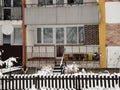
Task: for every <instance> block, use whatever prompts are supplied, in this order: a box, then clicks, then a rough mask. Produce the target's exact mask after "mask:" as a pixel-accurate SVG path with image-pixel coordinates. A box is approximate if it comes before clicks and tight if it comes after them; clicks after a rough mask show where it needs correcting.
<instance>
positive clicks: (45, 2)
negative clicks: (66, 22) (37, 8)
mask: <svg viewBox="0 0 120 90" xmlns="http://www.w3.org/2000/svg"><path fill="white" fill-rule="evenodd" d="M38 4H39V5H51V4H53V0H38Z"/></svg>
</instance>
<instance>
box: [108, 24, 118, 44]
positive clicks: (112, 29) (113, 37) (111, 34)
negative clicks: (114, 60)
mask: <svg viewBox="0 0 120 90" xmlns="http://www.w3.org/2000/svg"><path fill="white" fill-rule="evenodd" d="M106 29H107V31H106V39H107V40H106V41H107V42H106V43H107V46H120V24H107V25H106Z"/></svg>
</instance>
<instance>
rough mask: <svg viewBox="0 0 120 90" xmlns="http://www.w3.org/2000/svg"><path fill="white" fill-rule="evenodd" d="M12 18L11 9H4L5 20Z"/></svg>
mask: <svg viewBox="0 0 120 90" xmlns="http://www.w3.org/2000/svg"><path fill="white" fill-rule="evenodd" d="M10 19H11V9H4V20H10Z"/></svg>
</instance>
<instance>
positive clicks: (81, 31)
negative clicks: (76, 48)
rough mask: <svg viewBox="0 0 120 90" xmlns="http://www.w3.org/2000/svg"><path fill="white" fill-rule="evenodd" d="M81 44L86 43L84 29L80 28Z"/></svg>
mask: <svg viewBox="0 0 120 90" xmlns="http://www.w3.org/2000/svg"><path fill="white" fill-rule="evenodd" d="M78 29H79V43H84V34H85V33H84V28H83V27H79V28H78Z"/></svg>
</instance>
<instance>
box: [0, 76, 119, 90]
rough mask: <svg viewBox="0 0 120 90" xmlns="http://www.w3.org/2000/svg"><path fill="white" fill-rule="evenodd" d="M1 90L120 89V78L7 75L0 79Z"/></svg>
mask: <svg viewBox="0 0 120 90" xmlns="http://www.w3.org/2000/svg"><path fill="white" fill-rule="evenodd" d="M0 84H1V86H0V90H25V89H26V88H27V89H30V88H32V86H34V87H35V88H36V89H37V90H41V88H43V87H45V88H46V90H47V89H51V88H53V89H57V90H59V89H62V90H63V89H65V90H66V89H67V90H81V89H83V88H84V90H85V89H87V88H90V87H92V88H94V87H104V88H114V87H116V85H117V86H118V88H120V76H119V75H117V74H116V75H115V74H111V75H110V74H103V75H102V74H100V75H99V74H80V75H79V74H78V75H73V74H64V75H62V74H61V75H57V74H53V75H11V76H8V75H5V76H1V78H0Z"/></svg>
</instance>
